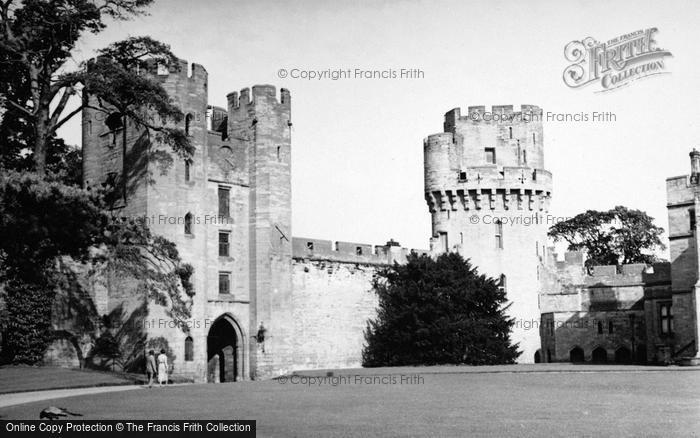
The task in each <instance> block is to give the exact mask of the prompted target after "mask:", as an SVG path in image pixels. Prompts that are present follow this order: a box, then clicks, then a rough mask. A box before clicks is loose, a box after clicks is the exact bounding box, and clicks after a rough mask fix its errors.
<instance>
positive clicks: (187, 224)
mask: <svg viewBox="0 0 700 438" xmlns="http://www.w3.org/2000/svg"><path fill="white" fill-rule="evenodd" d="M185 234H188V235H191V234H192V213H187V214H186V215H185Z"/></svg>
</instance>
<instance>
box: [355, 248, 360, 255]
mask: <svg viewBox="0 0 700 438" xmlns="http://www.w3.org/2000/svg"><path fill="white" fill-rule="evenodd" d="M355 254H356V255H359V256H361V255H362V247H361V246H358V247H357V248H355Z"/></svg>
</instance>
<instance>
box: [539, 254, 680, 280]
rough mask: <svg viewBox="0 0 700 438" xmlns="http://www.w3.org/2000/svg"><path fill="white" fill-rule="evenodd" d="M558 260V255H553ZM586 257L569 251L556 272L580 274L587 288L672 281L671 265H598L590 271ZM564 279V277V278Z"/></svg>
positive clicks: (661, 263) (556, 265)
mask: <svg viewBox="0 0 700 438" xmlns="http://www.w3.org/2000/svg"><path fill="white" fill-rule="evenodd" d="M553 257H554V259H555V260H556V257H557V256H556V254H553ZM584 263H585V256H584V254H583V252H581V251H567V252H565V253H564V260H562V261H556V263H555V267H556V271H557V272H559V273H560V274H563V273H564V272H568V273H572V272H578V273H579V274H580V275H579V276H578V277H579V281H578V282H579V283H580V284H581V285H585V286H587V287H606V286H621V285H634V284H644V285H654V284H661V283H669V282H670V281H671V264H670V263H668V262H658V263H652V264H651V265H647V264H645V263H632V264H626V265H619V266H617V265H597V266H592V267H591V268H590V270H589V269H586V268H585V264H584ZM562 277H563V276H562Z"/></svg>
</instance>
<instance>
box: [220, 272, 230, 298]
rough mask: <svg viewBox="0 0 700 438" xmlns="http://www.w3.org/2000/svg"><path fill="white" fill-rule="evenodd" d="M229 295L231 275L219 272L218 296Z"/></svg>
mask: <svg viewBox="0 0 700 438" xmlns="http://www.w3.org/2000/svg"><path fill="white" fill-rule="evenodd" d="M230 293H231V273H230V272H219V294H220V295H227V294H230Z"/></svg>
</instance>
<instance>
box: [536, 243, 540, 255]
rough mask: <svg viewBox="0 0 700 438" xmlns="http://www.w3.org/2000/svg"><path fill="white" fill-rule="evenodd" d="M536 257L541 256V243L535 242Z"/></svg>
mask: <svg viewBox="0 0 700 438" xmlns="http://www.w3.org/2000/svg"><path fill="white" fill-rule="evenodd" d="M535 255H536V256H538V257H539V255H540V242H535Z"/></svg>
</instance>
